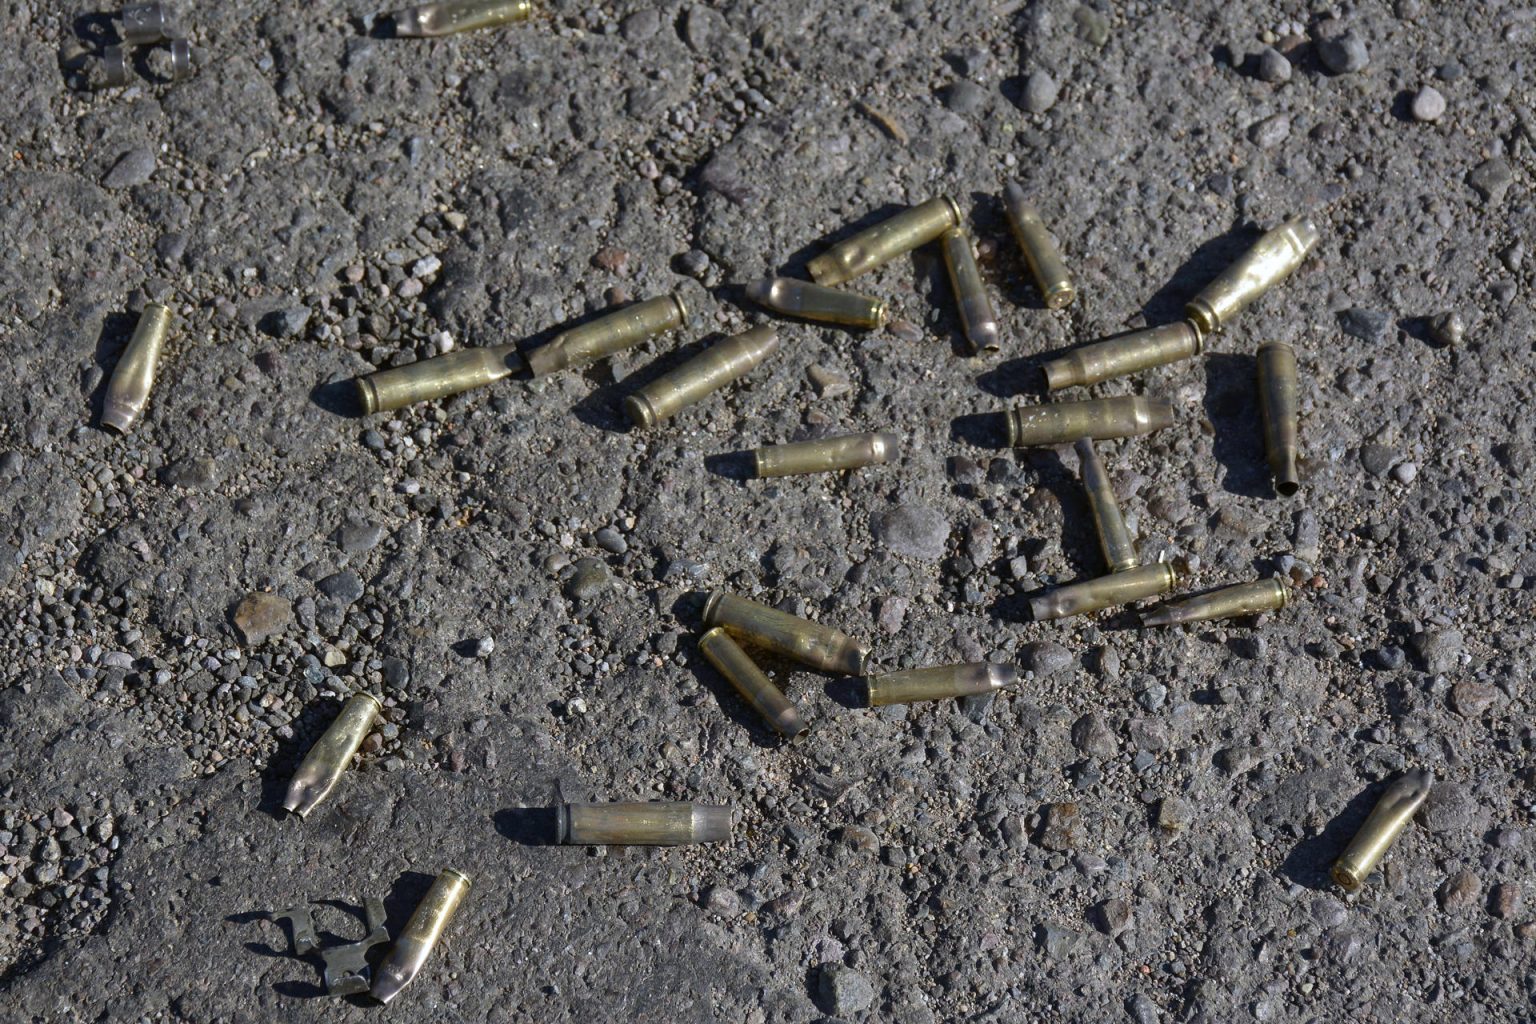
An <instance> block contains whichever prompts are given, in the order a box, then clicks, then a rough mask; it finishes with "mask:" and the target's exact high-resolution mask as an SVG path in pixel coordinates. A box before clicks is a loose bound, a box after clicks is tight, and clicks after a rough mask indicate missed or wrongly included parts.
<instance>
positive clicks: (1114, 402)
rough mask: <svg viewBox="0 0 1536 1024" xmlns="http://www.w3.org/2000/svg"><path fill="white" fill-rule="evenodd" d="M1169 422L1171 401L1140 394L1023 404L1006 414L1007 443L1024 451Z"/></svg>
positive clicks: (1139, 431) (1154, 427)
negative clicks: (1048, 403) (1036, 446)
mask: <svg viewBox="0 0 1536 1024" xmlns="http://www.w3.org/2000/svg"><path fill="white" fill-rule="evenodd" d="M1172 423H1173V403H1172V402H1169V401H1168V400H1167V399H1166V398H1147V397H1145V396H1142V395H1121V396H1119V397H1117V398H1090V399H1086V400H1084V401H1081V402H1054V403H1052V404H1050V405H1026V406H1020V407H1019V408H1017V409H1011V410H1009V411H1008V444H1009V445H1011V446H1012V447H1014V448H1027V447H1030V446H1032V445H1043V444H1067V443H1068V442H1071V441H1076V440H1079V439H1080V438H1084V437H1091V438H1093V439H1095V440H1105V439H1106V438H1111V437H1135V436H1137V435H1139V434H1149V433H1151V432H1152V431H1154V430H1161V429H1163V428H1164V427H1166V426H1169V425H1171V424H1172Z"/></svg>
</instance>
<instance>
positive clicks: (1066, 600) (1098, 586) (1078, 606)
mask: <svg viewBox="0 0 1536 1024" xmlns="http://www.w3.org/2000/svg"><path fill="white" fill-rule="evenodd" d="M1178 581H1179V574H1178V571H1177V570H1176V569H1174V567H1173V566H1171V565H1169V564H1168V563H1167V562H1152V563H1150V564H1148V565H1139V566H1137V567H1136V568H1134V569H1127V570H1125V571H1124V572H1116V573H1110V574H1109V575H1108V576H1100V577H1098V578H1097V579H1091V580H1082V581H1080V582H1078V583H1068V584H1065V585H1064V586H1060V587H1056V588H1055V589H1053V590H1049V591H1046V592H1045V593H1044V594H1042V595H1040V596H1039V597H1036V598H1031V599H1030V602H1029V610H1030V613H1031V614H1032V615H1033V616H1034V617H1035V621H1036V622H1045V621H1046V620H1048V619H1064V618H1066V617H1068V616H1069V615H1084V614H1087V613H1088V612H1096V611H1098V610H1100V609H1101V608H1112V607H1114V606H1115V605H1121V604H1130V603H1131V602H1132V601H1140V600H1142V599H1143V598H1147V597H1156V596H1157V595H1158V594H1166V593H1168V591H1170V590H1172V589H1173V587H1174V584H1176V583H1177V582H1178Z"/></svg>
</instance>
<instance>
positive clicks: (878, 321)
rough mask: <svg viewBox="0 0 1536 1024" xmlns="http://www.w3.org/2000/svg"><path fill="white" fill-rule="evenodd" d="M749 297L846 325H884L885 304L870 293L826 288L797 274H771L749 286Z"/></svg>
mask: <svg viewBox="0 0 1536 1024" xmlns="http://www.w3.org/2000/svg"><path fill="white" fill-rule="evenodd" d="M747 298H749V299H751V300H752V301H753V302H755V303H757V304H758V305H759V306H762V307H763V308H765V309H771V310H773V311H774V312H775V313H783V314H784V315H785V316H795V317H799V318H801V319H802V320H815V321H816V322H817V323H824V324H839V325H841V326H843V327H865V328H875V327H884V326H885V322H886V320H887V319H888V318H889V316H890V314H889V312H888V311H887V309H886V306H885V303H884V302H883V301H881V300H880V299H872V298H870V297H869V296H868V295H858V294H855V293H854V292H844V291H839V290H837V289H836V288H826V287H823V286H822V285H819V284H812V283H811V282H809V281H799V280H796V279H795V278H793V277H770V278H765V279H764V280H762V281H753V282H752V283H751V284H749V285H747Z"/></svg>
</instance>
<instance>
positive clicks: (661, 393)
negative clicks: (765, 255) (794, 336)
mask: <svg viewBox="0 0 1536 1024" xmlns="http://www.w3.org/2000/svg"><path fill="white" fill-rule="evenodd" d="M778 350H779V333H778V331H776V330H775V329H774V328H773V327H771V326H770V325H768V324H759V325H758V326H756V327H754V328H752V329H751V330H748V331H744V332H742V333H741V334H738V335H736V336H735V337H733V338H726V339H725V340H724V341H719V342H716V343H715V344H713V345H711V346H710V347H709V348H707V349H705V350H704V351H703V352H700V353H699V354H698V355H696V356H694V357H693V358H692V359H690V360H688V361H687V362H686V363H684V364H683V365H682V366H679V367H678V368H677V369H675V370H673V371H671V372H670V373H666V374H663V375H662V376H660V377H657V378H656V379H655V380H653V381H651V382H650V383H649V384H647V385H645V386H644V387H643V388H641V389H640V390H639V391H636V392H635V393H634V394H632V395H630V396H629V397H628V398H626V399H624V411H625V412H626V413H628V414H629V419H630V422H632V423H633V424H634V425H635V426H637V427H653V426H655V425H656V424H657V423H660V422H661V421H662V420H664V419H666V418H667V417H669V416H671V415H673V414H674V413H676V412H677V411H678V410H680V409H684V408H687V407H688V406H690V405H693V404H694V403H696V402H698V401H700V400H701V399H703V398H705V397H706V396H708V395H711V394H713V393H714V392H716V391H719V390H720V389H721V388H723V387H725V386H726V385H727V384H729V383H730V382H731V381H733V380H737V379H739V378H741V377H744V376H746V375H747V374H748V373H750V372H752V370H753V369H754V368H755V367H756V366H757V365H758V364H759V363H761V362H762V361H763V360H765V359H767V358H768V357H769V356H771V355H772V354H773V353H775V352H777V351H778Z"/></svg>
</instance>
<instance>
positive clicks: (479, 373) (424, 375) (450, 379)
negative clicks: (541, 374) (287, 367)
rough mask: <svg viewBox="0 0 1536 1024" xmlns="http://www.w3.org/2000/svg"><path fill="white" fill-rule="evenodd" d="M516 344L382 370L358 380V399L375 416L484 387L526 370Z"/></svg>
mask: <svg viewBox="0 0 1536 1024" xmlns="http://www.w3.org/2000/svg"><path fill="white" fill-rule="evenodd" d="M522 366H523V358H522V356H520V355H518V353H517V346H516V345H495V346H488V347H486V348H466V349H460V350H459V351H457V352H444V353H443V354H442V355H440V356H433V357H432V358H431V359H422V360H420V361H418V362H414V363H411V364H410V365H409V366H397V367H394V368H393V369H389V370H379V371H378V372H377V373H370V374H368V376H366V377H359V378H357V398H358V401H359V402H361V403H362V406H363V413H364V414H365V415H371V414H373V413H376V412H386V411H388V410H390V409H403V408H405V407H406V406H408V405H415V404H416V403H417V402H430V401H432V400H433V399H436V398H446V397H447V396H449V395H457V394H459V393H460V392H462V391H469V390H471V389H472V388H478V387H483V386H485V385H486V384H491V383H494V382H496V381H498V380H501V379H502V378H503V377H510V376H512V375H513V374H514V373H516V372H517V371H518V370H520V369H522Z"/></svg>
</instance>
